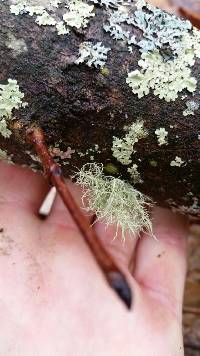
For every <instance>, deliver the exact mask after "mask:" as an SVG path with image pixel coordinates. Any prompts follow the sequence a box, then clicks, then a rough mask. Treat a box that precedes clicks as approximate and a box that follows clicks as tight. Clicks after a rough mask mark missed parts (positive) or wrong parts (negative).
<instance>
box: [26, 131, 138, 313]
mask: <svg viewBox="0 0 200 356" xmlns="http://www.w3.org/2000/svg"><path fill="white" fill-rule="evenodd" d="M27 138H28V140H29V142H30V143H32V144H33V145H34V147H35V150H36V152H37V154H38V156H39V157H40V159H41V162H42V165H43V168H44V171H45V174H46V176H47V177H48V178H49V180H50V183H51V184H52V185H53V186H55V187H56V189H57V192H58V193H59V194H60V196H61V198H62V200H63V202H64V204H65V206H66V207H67V209H68V210H69V212H70V213H71V215H72V217H73V219H74V221H75V222H76V224H77V226H78V227H79V230H80V231H81V233H82V235H83V237H84V239H85V241H86V242H87V244H88V246H89V248H90V249H91V251H92V253H93V255H94V256H95V258H96V261H97V263H98V264H99V266H100V267H101V270H102V272H103V274H104V276H105V278H106V279H107V281H108V283H109V285H110V287H111V288H112V289H114V290H115V292H116V293H117V294H118V296H119V297H120V299H121V300H122V301H123V302H124V303H125V305H126V306H127V307H128V308H129V309H130V308H131V304H132V293H131V289H130V287H129V285H128V283H127V280H126V277H125V275H124V273H123V272H121V271H120V269H119V267H118V266H117V265H116V263H115V261H114V260H113V258H112V257H111V256H110V255H109V254H108V252H107V251H106V250H105V248H104V247H103V245H102V244H101V242H100V241H99V239H98V237H97V236H96V233H95V231H94V229H93V228H92V227H91V226H90V224H89V223H88V221H87V219H86V218H85V216H84V215H83V213H82V212H81V210H80V208H79V207H78V205H77V204H76V202H75V201H74V199H73V197H72V195H71V193H70V192H69V190H68V188H67V185H66V183H65V181H64V177H63V175H62V171H61V168H60V166H59V165H58V164H57V163H55V162H54V160H53V158H52V157H51V155H50V153H49V151H48V148H47V145H46V142H45V137H44V133H43V131H42V129H40V128H37V127H36V128H32V129H29V130H28V131H27Z"/></svg>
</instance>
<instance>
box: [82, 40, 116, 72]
mask: <svg viewBox="0 0 200 356" xmlns="http://www.w3.org/2000/svg"><path fill="white" fill-rule="evenodd" d="M110 49H111V48H106V47H104V46H103V45H102V43H101V42H97V43H96V44H93V43H91V42H82V43H81V44H80V47H79V58H78V59H77V60H76V61H75V63H76V64H79V63H83V62H85V63H86V64H87V65H88V66H89V67H91V66H92V65H94V66H95V67H96V68H97V67H98V66H100V67H103V66H104V65H105V63H106V60H107V53H108V51H110Z"/></svg>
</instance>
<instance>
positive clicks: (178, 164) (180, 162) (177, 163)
mask: <svg viewBox="0 0 200 356" xmlns="http://www.w3.org/2000/svg"><path fill="white" fill-rule="evenodd" d="M184 163H185V161H183V160H182V159H181V158H180V157H178V156H176V157H175V159H174V160H173V161H171V162H170V166H172V167H182V166H183V164H184Z"/></svg>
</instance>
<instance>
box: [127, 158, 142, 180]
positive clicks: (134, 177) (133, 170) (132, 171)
mask: <svg viewBox="0 0 200 356" xmlns="http://www.w3.org/2000/svg"><path fill="white" fill-rule="evenodd" d="M127 172H128V173H130V176H131V180H132V182H133V184H139V183H143V180H142V179H141V176H140V173H139V172H138V165H137V164H136V163H134V164H133V165H132V166H131V167H129V168H128V169H127Z"/></svg>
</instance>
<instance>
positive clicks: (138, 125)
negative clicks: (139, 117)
mask: <svg viewBox="0 0 200 356" xmlns="http://www.w3.org/2000/svg"><path fill="white" fill-rule="evenodd" d="M146 136H147V131H146V130H145V129H144V123H143V121H136V122H134V123H133V124H132V125H131V126H130V127H129V129H128V133H127V134H126V135H125V137H124V138H118V137H113V145H112V154H113V156H114V157H115V158H116V159H117V160H118V161H119V162H120V163H122V164H124V165H129V164H130V163H131V162H132V159H131V155H132V154H133V153H134V148H133V146H134V145H135V143H137V142H138V141H139V140H140V139H142V138H145V137H146Z"/></svg>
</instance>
